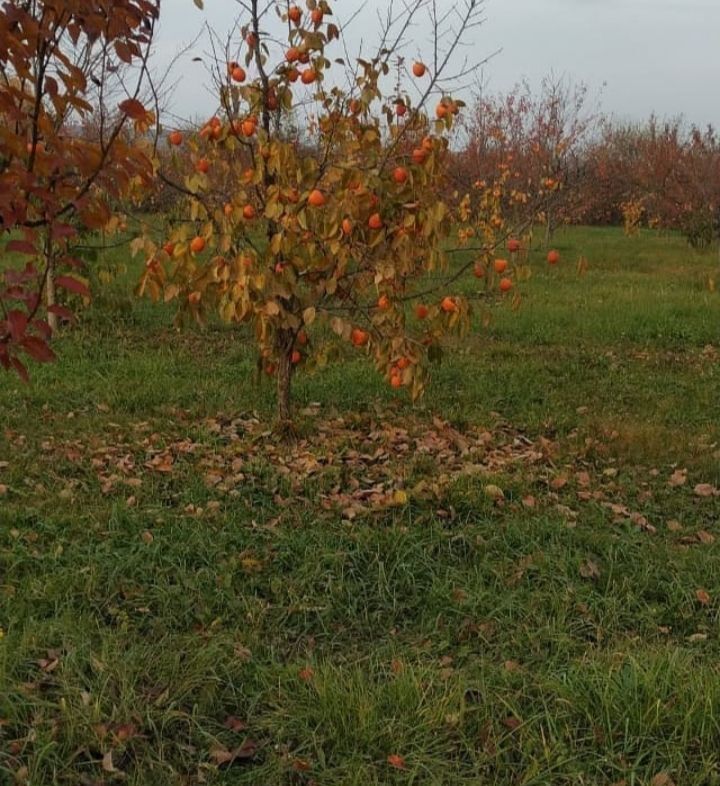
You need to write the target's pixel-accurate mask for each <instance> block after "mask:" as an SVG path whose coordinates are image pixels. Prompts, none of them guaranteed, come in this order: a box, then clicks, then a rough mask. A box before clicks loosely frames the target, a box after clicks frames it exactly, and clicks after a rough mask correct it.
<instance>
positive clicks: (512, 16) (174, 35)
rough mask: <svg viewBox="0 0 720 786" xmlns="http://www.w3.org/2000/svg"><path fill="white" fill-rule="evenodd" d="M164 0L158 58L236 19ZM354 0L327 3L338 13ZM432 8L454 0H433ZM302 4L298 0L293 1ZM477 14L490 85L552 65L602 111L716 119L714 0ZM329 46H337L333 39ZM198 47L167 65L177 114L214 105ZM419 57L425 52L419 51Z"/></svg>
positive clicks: (370, 30) (374, 4)
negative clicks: (208, 27) (581, 85)
mask: <svg viewBox="0 0 720 786" xmlns="http://www.w3.org/2000/svg"><path fill="white" fill-rule="evenodd" d="M204 2H205V10H204V11H200V10H198V9H197V8H196V7H195V5H194V4H193V2H192V0H164V2H163V6H162V23H161V30H160V35H159V39H158V50H157V51H158V63H159V64H160V65H161V64H163V63H167V62H168V61H169V59H170V58H171V57H172V55H173V54H175V53H176V52H177V51H178V50H179V49H180V48H181V46H182V45H183V44H185V43H188V42H189V41H190V40H192V38H193V37H194V36H195V35H196V34H197V32H198V30H199V29H200V27H201V26H202V25H203V23H204V22H209V23H210V24H212V25H213V27H214V28H215V29H217V30H221V31H228V30H230V29H232V26H233V23H234V22H235V21H236V20H237V19H238V17H239V14H240V9H239V6H238V4H237V3H236V2H235V0H204ZM360 2H361V0H335V1H334V2H333V3H331V5H332V7H333V8H334V10H335V13H336V15H337V18H338V19H339V20H340V21H342V20H344V19H347V18H349V16H350V15H351V13H352V12H353V11H354V10H355V9H356V8H357V7H358V5H360ZM437 3H438V5H439V7H440V8H441V9H449V8H451V7H452V6H454V5H457V6H460V5H461V3H462V0H458V2H457V3H456V2H455V0H437ZM298 4H299V5H301V6H303V5H304V2H303V0H300V1H299V2H298ZM386 6H387V1H386V0H367V2H366V3H365V8H364V10H363V12H362V14H361V15H360V17H359V18H358V19H357V21H356V22H355V23H354V24H353V25H352V27H351V28H350V31H349V33H347V35H346V37H347V39H348V42H349V47H350V49H351V50H355V49H357V46H358V44H359V42H360V40H361V39H362V40H364V41H366V42H368V43H370V42H372V41H374V40H376V38H377V31H378V27H379V25H378V21H377V10H378V9H383V8H386ZM484 17H485V23H484V24H483V25H482V26H481V27H479V28H477V29H475V30H473V31H471V34H470V37H469V41H470V43H471V46H469V47H467V48H466V50H465V55H468V56H471V57H473V58H477V59H478V60H480V59H482V58H483V57H485V56H487V55H490V54H492V53H493V52H495V51H496V50H501V51H500V52H499V53H498V54H497V55H496V56H495V57H493V58H492V60H491V61H490V63H489V64H488V65H487V66H486V67H485V69H484V78H485V81H486V82H487V84H488V85H489V87H490V88H491V89H494V90H499V91H502V90H506V89H508V88H510V87H511V86H512V85H513V84H514V83H516V82H517V81H519V80H521V79H522V78H524V77H527V78H528V79H529V80H530V81H531V83H536V82H537V81H539V79H540V78H542V76H544V75H546V74H548V73H550V72H553V73H554V74H556V75H558V76H567V77H569V78H571V79H573V80H575V81H582V82H585V83H586V84H587V85H588V87H589V88H590V92H591V94H592V95H593V96H598V95H599V96H601V102H602V107H603V109H604V110H605V111H607V112H609V113H612V114H616V115H618V116H620V117H622V118H629V119H642V118H644V117H647V116H648V115H649V114H650V113H651V112H653V111H655V112H656V113H657V114H659V115H660V116H674V115H678V114H682V115H684V116H685V117H686V119H687V120H689V121H690V122H694V123H697V124H700V125H704V124H707V123H713V124H714V125H716V126H720V0H485V5H484ZM430 37H431V27H430V24H429V22H428V20H427V16H426V15H423V17H422V20H421V21H420V22H419V23H418V24H417V25H416V26H415V27H414V29H413V30H412V34H411V36H410V37H409V39H408V40H407V41H406V44H405V47H404V50H403V54H404V55H405V56H406V57H407V58H415V57H418V56H423V53H425V54H426V53H427V45H428V42H429V40H430ZM335 47H336V49H335V55H336V56H339V55H341V54H342V53H341V52H340V51H339V48H338V45H337V44H335ZM205 51H207V46H206V39H205V40H204V41H203V42H202V43H200V44H198V45H197V46H196V48H195V50H194V51H193V53H192V54H187V55H185V56H184V57H183V58H182V59H181V60H180V61H179V62H178V64H177V66H176V68H175V69H174V72H173V73H174V75H175V76H177V81H178V85H177V88H176V91H175V98H174V101H173V108H174V109H175V110H177V112H178V113H179V114H184V115H204V114H206V113H209V112H211V111H213V109H214V102H213V101H212V97H211V95H210V93H209V90H208V78H207V76H206V74H205V72H204V70H203V67H202V65H200V64H198V63H193V62H192V56H193V55H202V54H203V53H204V52H205ZM425 59H427V58H425Z"/></svg>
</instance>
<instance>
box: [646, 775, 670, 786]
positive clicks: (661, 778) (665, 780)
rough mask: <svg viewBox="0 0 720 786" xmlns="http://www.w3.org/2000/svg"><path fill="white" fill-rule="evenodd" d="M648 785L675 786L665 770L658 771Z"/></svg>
mask: <svg viewBox="0 0 720 786" xmlns="http://www.w3.org/2000/svg"><path fill="white" fill-rule="evenodd" d="M650 786H675V781H674V780H673V779H672V778H671V777H670V776H669V775H668V774H667V773H666V772H659V773H658V774H657V775H655V776H654V777H653V779H652V780H651V781H650Z"/></svg>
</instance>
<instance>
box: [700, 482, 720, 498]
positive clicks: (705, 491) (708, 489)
mask: <svg viewBox="0 0 720 786" xmlns="http://www.w3.org/2000/svg"><path fill="white" fill-rule="evenodd" d="M694 491H695V496H697V497H714V496H716V495H717V494H718V493H719V492H718V490H717V489H716V488H715V486H711V485H710V484H709V483H698V484H697V486H695V489H694Z"/></svg>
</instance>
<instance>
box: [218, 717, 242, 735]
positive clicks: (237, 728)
mask: <svg viewBox="0 0 720 786" xmlns="http://www.w3.org/2000/svg"><path fill="white" fill-rule="evenodd" d="M223 726H224V727H225V728H226V729H230V731H234V732H241V731H245V730H246V729H247V723H245V721H244V720H241V719H240V718H237V717H235V715H228V716H227V718H225V722H224V723H223Z"/></svg>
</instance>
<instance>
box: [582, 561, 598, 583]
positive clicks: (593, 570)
mask: <svg viewBox="0 0 720 786" xmlns="http://www.w3.org/2000/svg"><path fill="white" fill-rule="evenodd" d="M580 575H581V576H582V577H583V578H584V579H599V578H600V568H599V567H598V565H597V563H596V562H593V561H592V560H591V559H589V560H587V561H586V562H583V564H582V565H581V566H580Z"/></svg>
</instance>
